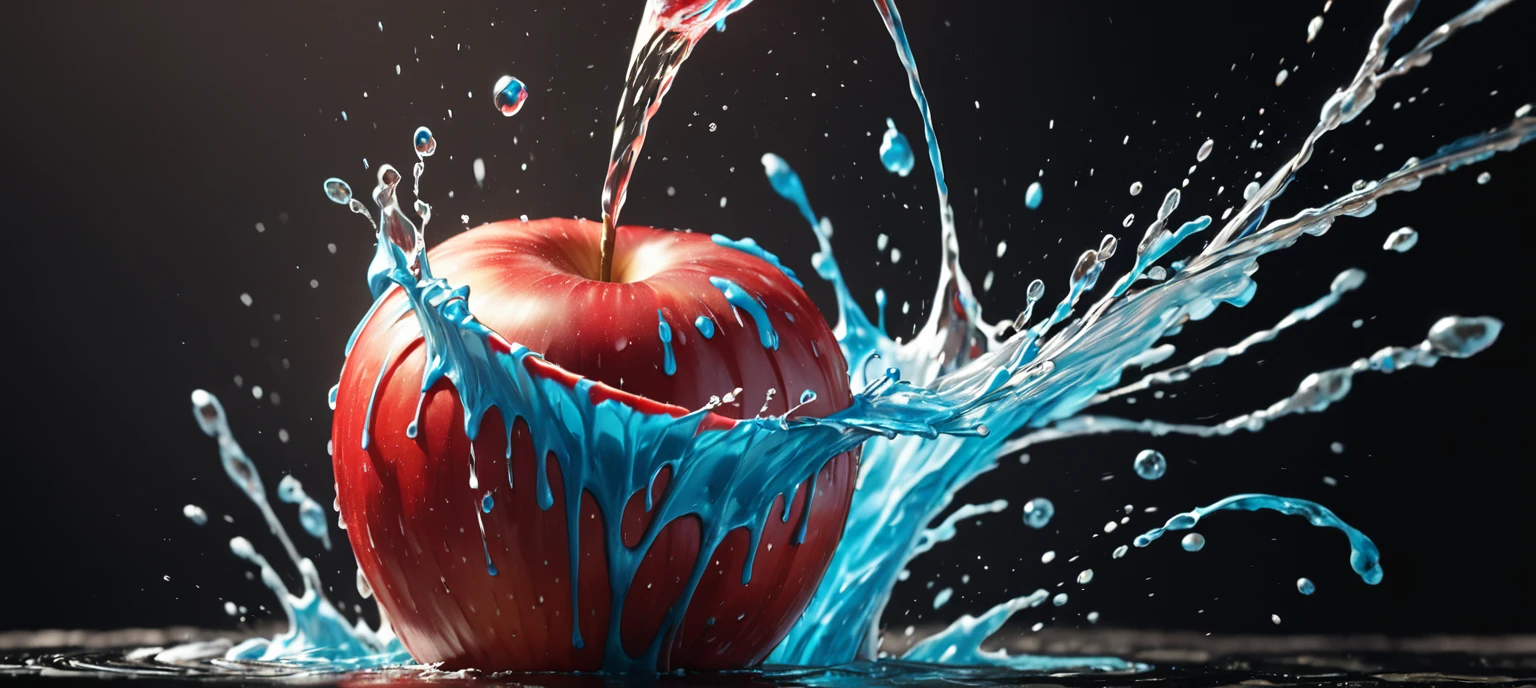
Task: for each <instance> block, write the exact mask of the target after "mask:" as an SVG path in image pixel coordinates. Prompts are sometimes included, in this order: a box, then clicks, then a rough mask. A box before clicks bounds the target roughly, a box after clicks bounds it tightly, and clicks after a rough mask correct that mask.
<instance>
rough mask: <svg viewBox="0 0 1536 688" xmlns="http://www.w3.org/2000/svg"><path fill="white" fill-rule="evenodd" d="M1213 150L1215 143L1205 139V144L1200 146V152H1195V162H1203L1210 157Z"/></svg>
mask: <svg viewBox="0 0 1536 688" xmlns="http://www.w3.org/2000/svg"><path fill="white" fill-rule="evenodd" d="M1215 149H1216V142H1215V141H1213V140H1211V139H1206V140H1205V143H1202V144H1200V150H1199V151H1196V152H1195V161H1196V162H1205V159H1206V158H1208V157H1211V151H1213V150H1215Z"/></svg>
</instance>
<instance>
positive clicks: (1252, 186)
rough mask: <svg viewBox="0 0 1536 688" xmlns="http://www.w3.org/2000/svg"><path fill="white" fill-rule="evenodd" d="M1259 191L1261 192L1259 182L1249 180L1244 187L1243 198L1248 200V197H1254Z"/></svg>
mask: <svg viewBox="0 0 1536 688" xmlns="http://www.w3.org/2000/svg"><path fill="white" fill-rule="evenodd" d="M1258 192H1259V183H1258V182H1248V186H1245V187H1243V200H1245V201H1246V200H1248V199H1251V198H1253V195H1254V194H1256V193H1258Z"/></svg>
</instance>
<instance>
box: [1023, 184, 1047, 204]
mask: <svg viewBox="0 0 1536 688" xmlns="http://www.w3.org/2000/svg"><path fill="white" fill-rule="evenodd" d="M1043 200H1045V192H1044V191H1042V190H1041V189H1040V182H1030V184H1029V189H1027V190H1025V192H1024V205H1026V206H1028V207H1029V209H1030V210H1034V209H1036V208H1039V207H1040V202H1041V201H1043Z"/></svg>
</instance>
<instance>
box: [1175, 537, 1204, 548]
mask: <svg viewBox="0 0 1536 688" xmlns="http://www.w3.org/2000/svg"><path fill="white" fill-rule="evenodd" d="M1179 546H1180V547H1183V548H1184V551H1186V552H1198V551H1200V550H1201V549H1204V548H1205V536H1204V535H1201V534H1199V533H1190V534H1188V535H1185V536H1184V539H1183V540H1180V541H1179Z"/></svg>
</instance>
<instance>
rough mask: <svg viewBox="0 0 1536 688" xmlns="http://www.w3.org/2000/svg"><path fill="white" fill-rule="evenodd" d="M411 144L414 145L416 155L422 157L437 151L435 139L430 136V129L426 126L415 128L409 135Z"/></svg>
mask: <svg viewBox="0 0 1536 688" xmlns="http://www.w3.org/2000/svg"><path fill="white" fill-rule="evenodd" d="M411 145H413V146H415V147H416V155H419V156H421V157H423V158H426V157H430V156H431V155H432V154H433V153H436V152H437V139H435V138H433V137H432V130H431V129H428V128H426V127H417V128H416V133H415V134H414V135H412V136H411ZM417 176H420V175H417Z"/></svg>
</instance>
